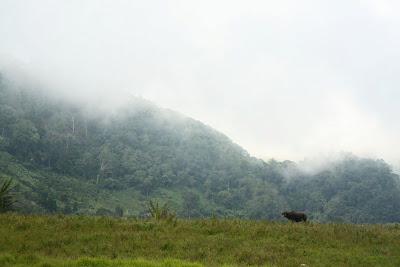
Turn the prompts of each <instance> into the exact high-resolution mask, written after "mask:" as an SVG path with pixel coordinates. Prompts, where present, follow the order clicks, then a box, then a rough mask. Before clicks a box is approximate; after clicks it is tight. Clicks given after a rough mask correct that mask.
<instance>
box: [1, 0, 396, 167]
mask: <svg viewBox="0 0 400 267" xmlns="http://www.w3.org/2000/svg"><path fill="white" fill-rule="evenodd" d="M399 64H400V1H395V0H393V1H389V0H365V1H351V0H346V1H337V0H335V1H323V0H315V1H301V0H293V1H282V0H280V1H276V0H274V1H267V0H263V1H251V0H249V1H233V0H229V1H228V0H227V1H222V0H214V1H205V0H203V1H188V0H182V1H167V0H160V1H133V0H127V1H117V0H109V1H99V0H96V1H95V0H93V1H85V0H76V1H72V0H68V1H67V0H65V1H60V0H59V1H51V0H49V1H42V0H35V1H33V0H32V1H29V0H24V1H22V0H20V1H18V0H0V67H2V68H3V69H4V68H7V66H10V65H14V66H15V65H21V66H23V69H25V70H28V71H29V73H30V74H31V75H33V76H35V77H37V78H38V79H40V80H43V81H46V82H47V83H48V84H51V87H52V88H53V89H54V90H62V91H63V92H67V91H68V94H69V95H70V96H74V97H77V98H78V97H79V98H84V99H85V98H88V97H89V96H91V97H94V98H99V97H100V98H106V99H111V96H113V97H115V98H118V97H121V96H123V97H124V96H125V95H126V94H127V92H129V93H130V94H133V95H137V96H142V97H144V98H146V99H149V100H151V101H153V102H155V103H157V104H159V105H160V106H162V107H166V108H170V109H174V110H177V111H179V112H181V113H183V114H186V115H188V116H190V117H193V118H195V119H198V120H201V121H203V122H204V123H206V124H208V125H210V126H212V127H214V128H216V129H218V130H220V131H222V132H223V133H225V134H226V135H228V136H229V137H230V138H231V139H232V140H233V141H235V142H236V143H238V144H239V145H241V146H242V147H244V148H245V149H247V150H248V151H249V152H250V153H251V154H252V155H255V156H258V157H262V158H264V159H268V158H271V157H274V158H276V159H280V160H282V159H291V160H301V159H303V158H304V157H315V156H319V155H321V154H324V155H327V154H330V153H337V152H342V151H351V152H354V153H355V154H358V155H360V156H372V157H380V158H384V159H386V160H388V161H389V162H391V163H394V164H398V163H400V116H399V115H400V87H399V86H400V72H399V70H400V68H399Z"/></svg>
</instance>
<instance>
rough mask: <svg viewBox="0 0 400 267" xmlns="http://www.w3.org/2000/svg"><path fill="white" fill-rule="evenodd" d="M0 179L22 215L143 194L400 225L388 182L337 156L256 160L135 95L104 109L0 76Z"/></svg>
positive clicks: (225, 210)
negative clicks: (317, 166) (310, 166)
mask: <svg viewBox="0 0 400 267" xmlns="http://www.w3.org/2000/svg"><path fill="white" fill-rule="evenodd" d="M0 177H4V178H6V179H10V178H12V179H14V181H15V188H14V190H15V194H16V197H17V198H18V203H17V205H16V209H17V210H18V211H19V212H24V213H55V212H60V213H66V214H77V213H84V214H98V215H112V214H115V215H118V216H122V215H132V216H143V215H144V214H145V212H146V211H145V209H146V203H147V202H148V201H149V200H150V199H158V200H160V201H162V202H164V203H165V202H168V203H169V205H170V206H171V208H173V209H174V210H176V211H177V214H178V216H181V217H190V218H196V217H207V216H213V215H215V216H222V217H242V218H251V219H276V220H278V219H282V218H281V212H282V211H284V210H291V209H293V210H301V211H304V212H306V213H307V214H308V215H309V218H310V219H311V220H315V221H322V222H327V221H340V222H354V223H379V222H399V221H400V190H399V177H398V175H396V174H394V173H393V172H392V170H391V168H390V166H389V165H388V164H386V163H385V162H384V161H383V160H373V159H363V158H358V157H356V156H354V155H347V156H345V157H343V158H342V159H340V160H338V161H335V162H332V164H330V165H329V166H327V167H325V168H323V169H321V170H320V171H318V172H316V173H312V174H309V173H306V172H304V171H302V169H301V168H299V167H298V166H297V165H296V164H295V163H293V162H289V161H284V162H278V161H274V160H271V161H268V162H264V161H262V160H260V159H257V158H254V157H251V156H250V155H249V154H248V153H247V152H246V151H245V150H243V149H242V148H241V147H240V146H238V145H236V144H234V143H233V142H232V141H231V140H230V139H229V138H227V137H226V136H224V135H223V134H221V133H219V132H217V131H215V130H214V129H212V128H210V127H208V126H206V125H204V124H202V123H201V122H198V121H195V120H193V119H190V118H187V117H184V116H182V115H180V114H178V113H175V112H173V111H170V110H165V109H161V108H158V107H157V106H155V105H153V104H152V103H149V102H146V101H145V100H143V99H132V100H131V101H130V103H129V105H127V106H124V107H122V108H120V109H119V110H118V111H116V112H112V113H106V112H104V111H96V110H93V109H92V108H91V109H88V108H87V107H84V106H80V105H76V104H73V103H70V102H67V101H62V100H60V99H58V100H57V99H55V98H52V97H49V96H47V95H46V93H45V92H43V91H42V92H41V91H40V90H28V89H26V88H18V87H16V86H15V85H13V84H12V83H10V82H9V81H7V80H6V79H4V78H1V76H0Z"/></svg>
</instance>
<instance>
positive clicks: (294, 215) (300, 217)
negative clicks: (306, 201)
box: [282, 211, 307, 222]
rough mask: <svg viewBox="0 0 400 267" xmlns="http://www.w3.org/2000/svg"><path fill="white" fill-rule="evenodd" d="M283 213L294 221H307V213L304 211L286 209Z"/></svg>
mask: <svg viewBox="0 0 400 267" xmlns="http://www.w3.org/2000/svg"><path fill="white" fill-rule="evenodd" d="M282 215H283V216H285V217H286V218H287V219H288V220H291V221H292V222H301V221H304V222H306V221H307V215H306V214H305V213H303V212H296V211H285V212H282Z"/></svg>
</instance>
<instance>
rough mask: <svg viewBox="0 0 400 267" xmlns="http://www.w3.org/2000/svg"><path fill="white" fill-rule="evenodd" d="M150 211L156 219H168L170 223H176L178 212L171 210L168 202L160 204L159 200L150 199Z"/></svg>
mask: <svg viewBox="0 0 400 267" xmlns="http://www.w3.org/2000/svg"><path fill="white" fill-rule="evenodd" d="M149 212H150V215H151V217H152V218H153V219H155V220H156V221H166V222H168V223H173V224H176V214H175V213H174V212H172V211H171V210H170V208H169V207H168V204H167V203H165V204H164V205H162V206H161V205H160V204H159V203H158V202H157V201H156V202H153V201H152V200H150V201H149Z"/></svg>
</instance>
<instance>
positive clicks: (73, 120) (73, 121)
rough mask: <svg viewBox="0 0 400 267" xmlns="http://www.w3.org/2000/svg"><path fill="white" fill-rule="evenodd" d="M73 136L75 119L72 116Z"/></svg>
mask: <svg viewBox="0 0 400 267" xmlns="http://www.w3.org/2000/svg"><path fill="white" fill-rule="evenodd" d="M72 134H75V117H74V116H72Z"/></svg>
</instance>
